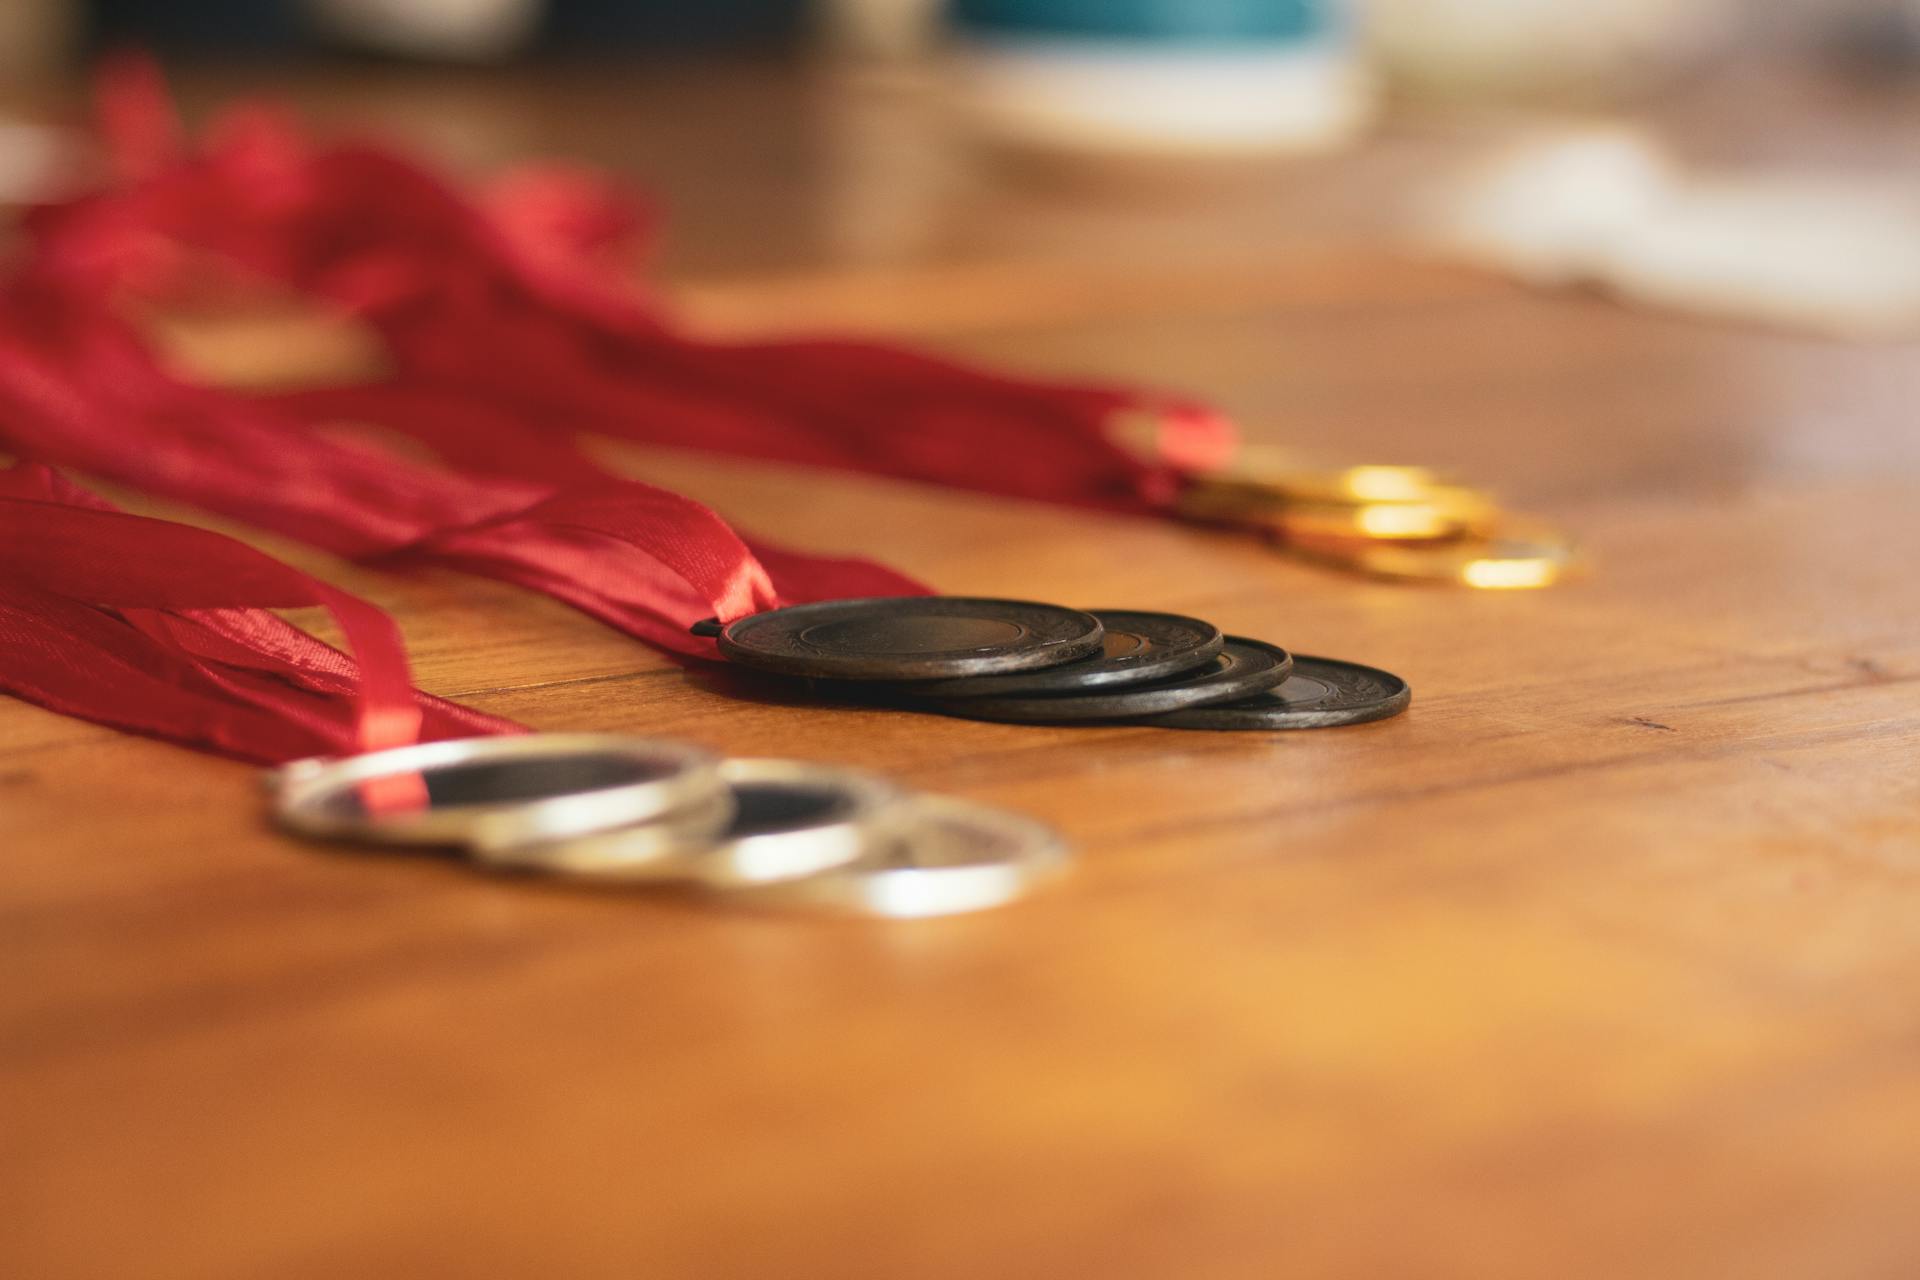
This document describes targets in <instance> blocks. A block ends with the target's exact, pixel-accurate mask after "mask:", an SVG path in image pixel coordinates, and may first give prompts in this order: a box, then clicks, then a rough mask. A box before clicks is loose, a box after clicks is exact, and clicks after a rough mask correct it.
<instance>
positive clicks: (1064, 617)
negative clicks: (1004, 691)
mask: <svg viewBox="0 0 1920 1280" xmlns="http://www.w3.org/2000/svg"><path fill="white" fill-rule="evenodd" d="M1100 639H1101V630H1100V620H1099V619H1098V618H1095V617H1094V616H1093V615H1092V614H1089V613H1083V612H1081V611H1080V610H1078V609H1064V608H1061V607H1060V606H1059V605H1050V604H1032V603H1029V602H1027V601H1024V600H976V599H970V598H967V597H964V596H917V597H908V598H903V599H869V600H831V601H827V602H825V603H822V604H809V605H799V606H796V607H793V608H788V609H776V610H773V611H772V612H770V613H757V614H752V615H750V616H748V617H745V618H741V619H740V620H738V621H737V622H733V623H730V624H729V625H728V626H727V627H726V628H725V629H724V630H722V631H721V633H720V638H719V644H720V652H721V653H723V654H725V655H726V656H727V657H728V658H731V659H732V660H733V661H735V662H738V663H740V664H742V665H743V666H749V667H756V668H759V669H760V670H763V671H776V672H779V673H781V674H783V675H795V676H821V677H827V678H832V679H840V680H926V679H933V678H937V677H948V678H951V677H955V676H973V675H993V674H998V673H1002V672H1009V671H1029V670H1032V669H1034V668H1036V667H1052V666H1057V665H1058V664H1060V663H1063V662H1072V661H1074V660H1075V659H1077V658H1084V657H1086V656H1088V655H1089V654H1092V653H1094V652H1096V651H1097V650H1098V649H1099V648H1100Z"/></svg>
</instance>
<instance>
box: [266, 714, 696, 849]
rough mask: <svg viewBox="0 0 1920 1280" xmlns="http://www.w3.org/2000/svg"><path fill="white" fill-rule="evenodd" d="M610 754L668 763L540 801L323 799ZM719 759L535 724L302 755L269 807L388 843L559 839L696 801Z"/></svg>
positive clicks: (321, 832)
mask: <svg viewBox="0 0 1920 1280" xmlns="http://www.w3.org/2000/svg"><path fill="white" fill-rule="evenodd" d="M593 754H608V755H616V756H624V757H628V758H633V757H636V756H637V757H642V758H644V759H646V760H647V762H648V763H649V764H650V765H655V766H658V765H660V764H661V763H663V762H664V764H665V765H666V767H667V770H668V772H667V773H666V774H665V775H664V776H661V777H656V778H649V779H647V780H645V781H640V782H628V783H620V784H617V785H615V786H610V787H593V788H587V789H584V790H580V791H572V792H566V793H562V794H559V795H552V796H545V797H542V798H540V799H537V800H515V801H506V802H501V803H497V804H470V805H448V806H443V807H439V808H435V807H433V806H431V805H430V806H428V807H426V808H424V809H411V810H405V811H399V812H393V813H360V814H346V813H339V812H334V811H330V810H329V809H328V808H327V807H326V802H327V801H328V800H329V799H331V798H332V797H334V796H336V795H338V794H339V793H340V792H342V791H345V790H349V789H351V788H353V787H356V786H359V785H361V784H363V783H366V782H371V781H374V780H376V779H379V778H386V777H399V776H404V775H408V774H431V773H433V772H434V771H436V770H448V769H454V768H458V767H461V766H464V765H468V764H473V763H494V764H499V763H511V762H513V761H515V760H539V759H548V758H551V757H554V756H579V755H593ZM719 763H720V762H719V760H718V758H717V757H715V756H714V755H713V754H712V753H711V752H708V751H706V750H704V749H703V748H700V747H696V746H693V745H691V744H689V743H685V742H678V741H670V740H667V739H661V738H645V737H640V736H638V735H634V734H602V733H529V734H502V735H499V736H494V737H482V738H448V739H442V740H440V741H436V742H421V743H415V744H413V745H411V746H405V747H391V748H388V749H386V750H384V751H370V752H365V753H362V754H360V755H352V756H343V757H340V758H337V759H312V760H298V761H294V762H293V763H291V764H288V765H284V766H282V767H281V768H280V769H278V770H275V771H274V772H272V773H271V774H269V775H268V779H269V785H270V788H271V790H272V795H273V801H272V804H273V816H274V819H275V821H276V822H277V823H278V824H279V825H280V826H281V827H282V828H283V829H285V830H288V831H291V832H293V833H295V834H297V835H302V836H308V837H312V838H316V839H323V840H349V841H356V842H361V843H369V844H384V845H441V846H464V847H466V848H468V849H470V850H475V851H479V850H484V849H488V848H491V847H494V846H498V845H510V844H515V843H525V842H528V841H538V840H553V839H562V838H566V837H569V836H574V835H585V834H587V833H589V832H593V831H602V830H606V829H607V828H610V827H619V826H627V825H631V824H634V823H639V822H643V821H646V820H647V819H649V818H653V817H657V816H660V815H663V814H666V813H670V812H672V811H674V810H677V809H682V808H686V807H688V806H691V805H694V804H697V803H699V802H700V801H701V800H702V799H703V798H709V797H711V796H713V795H714V794H716V793H717V792H718V791H719V789H720V786H721V783H720V779H719V774H718V765H719Z"/></svg>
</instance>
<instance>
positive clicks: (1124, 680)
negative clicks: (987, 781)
mask: <svg viewBox="0 0 1920 1280" xmlns="http://www.w3.org/2000/svg"><path fill="white" fill-rule="evenodd" d="M1087 612H1089V613H1091V614H1092V615H1093V616H1094V617H1095V618H1097V619H1098V620H1099V622H1100V628H1101V641H1100V644H1101V651H1100V652H1099V653H1097V654H1094V655H1092V656H1091V657H1086V658H1081V659H1079V660H1077V661H1074V662H1063V663H1060V664H1059V665H1058V666H1052V667H1045V668H1042V669H1041V670H1038V671H1022V672H1015V673H1013V674H1011V675H986V676H969V677H967V678H965V679H961V680H929V681H925V682H923V683H917V684H915V685H913V686H912V693H913V695H914V696H915V697H932V698H984V697H1008V696H1024V695H1027V694H1036V693H1078V692H1085V691H1090V690H1094V689H1111V688H1116V687H1118V686H1121V685H1135V684H1139V683H1141V682H1142V681H1147V680H1160V679H1164V678H1166V677H1168V676H1176V675H1179V674H1181V673H1182V672H1185V671H1190V670H1192V669H1193V668H1195V667H1200V666H1204V665H1205V664H1206V663H1207V662H1208V661H1210V660H1211V659H1213V658H1214V657H1216V656H1218V654H1219V653H1220V648H1221V646H1222V645H1223V644H1224V643H1225V642H1226V641H1225V637H1223V636H1222V635H1221V634H1220V628H1218V627H1216V626H1214V625H1213V624H1212V623H1211V622H1202V621H1201V620H1200V619H1198V618H1186V617H1182V616H1180V615H1179V614H1174V613H1146V612H1143V611H1141V610H1137V609H1089V610H1088V611H1087Z"/></svg>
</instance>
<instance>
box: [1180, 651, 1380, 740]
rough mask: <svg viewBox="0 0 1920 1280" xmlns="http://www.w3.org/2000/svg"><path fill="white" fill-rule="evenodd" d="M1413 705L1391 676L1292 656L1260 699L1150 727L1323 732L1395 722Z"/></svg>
mask: <svg viewBox="0 0 1920 1280" xmlns="http://www.w3.org/2000/svg"><path fill="white" fill-rule="evenodd" d="M1412 699H1413V691H1412V690H1411V689H1409V688H1408V687H1407V682H1406V681H1404V680H1402V679H1401V678H1400V677H1399V676H1396V675H1394V674H1392V673H1391V672H1387V671H1381V670H1379V669H1378V668H1375V667H1363V666H1361V665H1360V664H1359V663H1357V662H1338V661H1335V660H1334V659H1332V658H1310V657H1308V656H1307V655H1305V654H1296V655H1295V656H1294V660H1293V670H1292V671H1291V672H1290V673H1289V674H1288V676H1287V678H1286V679H1285V680H1284V681H1282V682H1281V683H1280V684H1278V685H1276V686H1275V687H1273V688H1271V689H1268V690H1266V691H1265V692H1263V693H1258V694H1255V695H1254V696H1253V697H1251V698H1245V699H1241V700H1239V701H1235V702H1223V703H1215V704H1210V705H1207V706H1202V707H1193V708H1189V709H1186V710H1182V711H1175V712H1173V713H1171V714H1169V715H1164V716H1158V717H1156V718H1155V719H1154V720H1153V721H1152V723H1154V724H1157V725H1160V726H1161V727H1163V728H1168V729H1328V728H1333V727H1335V726H1338V725H1348V724H1366V723H1367V722H1368V721H1370V720H1384V719H1386V718H1387V717H1389V716H1397V715H1399V714H1400V713H1401V712H1402V711H1405V710H1406V709H1407V704H1408V703H1409V702H1411V701H1412Z"/></svg>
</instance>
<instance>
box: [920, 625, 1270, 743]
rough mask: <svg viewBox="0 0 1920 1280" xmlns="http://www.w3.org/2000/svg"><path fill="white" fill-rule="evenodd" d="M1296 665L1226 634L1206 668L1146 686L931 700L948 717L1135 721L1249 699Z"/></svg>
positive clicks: (1028, 721) (1265, 647) (1262, 644)
mask: <svg viewBox="0 0 1920 1280" xmlns="http://www.w3.org/2000/svg"><path fill="white" fill-rule="evenodd" d="M1292 666H1293V658H1292V656H1291V655H1289V654H1288V653H1287V651H1286V650H1285V649H1282V648H1280V647H1279V646H1278V645H1271V644H1267V643H1266V642H1264V641H1261V640H1248V639H1246V638H1244V637H1241V636H1228V637H1226V643H1225V647H1224V648H1223V649H1222V650H1221V652H1220V655H1219V656H1218V657H1216V658H1214V659H1212V661H1211V662H1210V663H1209V664H1208V665H1206V666H1203V667H1196V668H1194V669H1193V670H1191V671H1187V672H1185V673H1183V674H1181V675H1177V676H1173V677H1171V678H1169V679H1165V680H1156V681H1153V682H1151V683H1148V684H1137V685H1127V686H1124V687H1121V688H1118V689H1093V690H1089V691H1087V692H1084V693H1054V694H1035V695H1030V696H1025V697H988V698H943V699H935V700H932V702H931V705H933V706H934V707H935V708H937V709H938V710H940V711H942V712H944V713H945V714H947V715H952V716H964V717H967V718H969V719H974V720H1000V721H1007V722H1011V723H1015V724H1049V723H1064V722H1068V721H1078V720H1132V719H1135V718H1138V717H1141V716H1158V715H1162V714H1165V713H1167V712H1170V711H1177V710H1179V709H1180V708H1182V707H1199V706H1205V705H1207V704H1209V703H1214V702H1230V701H1233V700H1235V699H1238V698H1245V697H1249V696H1251V695H1252V694H1256V693H1259V692H1260V691H1261V690H1263V689H1267V688H1271V687H1272V686H1273V685H1276V684H1278V683H1280V682H1281V681H1282V680H1284V679H1286V678H1287V672H1288V670H1289V669H1290V668H1291V667H1292Z"/></svg>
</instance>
